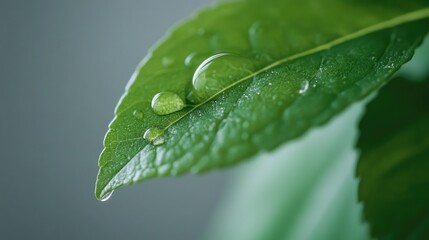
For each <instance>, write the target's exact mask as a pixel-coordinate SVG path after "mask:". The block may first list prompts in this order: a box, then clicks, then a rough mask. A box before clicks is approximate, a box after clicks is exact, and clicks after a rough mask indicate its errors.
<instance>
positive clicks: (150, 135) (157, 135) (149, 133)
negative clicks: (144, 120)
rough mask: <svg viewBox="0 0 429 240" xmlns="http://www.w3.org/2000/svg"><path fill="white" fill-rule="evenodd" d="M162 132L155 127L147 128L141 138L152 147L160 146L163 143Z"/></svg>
mask: <svg viewBox="0 0 429 240" xmlns="http://www.w3.org/2000/svg"><path fill="white" fill-rule="evenodd" d="M163 134H164V131H163V130H162V129H159V128H157V127H153V128H149V129H148V130H146V132H145V133H144V134H143V138H144V139H146V140H148V141H149V142H151V143H152V144H153V145H160V144H163V143H164V142H165V139H164V137H163Z"/></svg>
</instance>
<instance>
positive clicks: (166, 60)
mask: <svg viewBox="0 0 429 240" xmlns="http://www.w3.org/2000/svg"><path fill="white" fill-rule="evenodd" d="M173 63H174V60H173V59H172V58H169V57H163V58H162V65H163V66H164V67H170V66H171V65H173Z"/></svg>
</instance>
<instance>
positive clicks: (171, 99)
mask: <svg viewBox="0 0 429 240" xmlns="http://www.w3.org/2000/svg"><path fill="white" fill-rule="evenodd" d="M184 107H185V103H184V102H183V100H182V98H180V97H179V95H177V94H175V93H172V92H160V93H158V94H156V95H155V96H154V97H153V98H152V110H153V111H154V112H155V113H156V114H158V115H167V114H170V113H174V112H177V111H180V110H182V109H183V108H184Z"/></svg>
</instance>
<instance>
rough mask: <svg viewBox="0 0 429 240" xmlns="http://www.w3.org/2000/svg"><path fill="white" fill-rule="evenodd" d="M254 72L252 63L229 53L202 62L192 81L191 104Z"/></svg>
mask: <svg viewBox="0 0 429 240" xmlns="http://www.w3.org/2000/svg"><path fill="white" fill-rule="evenodd" d="M253 71H254V65H253V63H252V61H250V60H249V59H247V58H244V57H240V56H237V55H234V54H231V53H219V54H216V55H214V56H211V57H209V58H207V59H206V60H204V61H203V62H202V63H201V64H200V66H199V67H198V68H197V70H196V71H195V73H194V76H193V79H192V86H193V89H192V91H193V92H192V94H190V95H192V96H193V98H194V99H190V100H191V101H192V102H194V103H195V102H201V101H204V100H206V99H208V98H210V97H212V96H213V95H215V94H217V93H219V92H220V91H222V90H224V89H225V88H227V87H229V86H230V85H232V84H234V83H235V82H237V81H239V80H241V79H242V78H244V77H246V76H249V75H250V74H252V73H253Z"/></svg>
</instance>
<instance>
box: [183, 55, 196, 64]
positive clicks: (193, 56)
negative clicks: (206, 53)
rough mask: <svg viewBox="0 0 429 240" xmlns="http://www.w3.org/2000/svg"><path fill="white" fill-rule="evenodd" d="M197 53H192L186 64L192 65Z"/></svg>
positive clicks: (186, 59)
mask: <svg viewBox="0 0 429 240" xmlns="http://www.w3.org/2000/svg"><path fill="white" fill-rule="evenodd" d="M195 55H196V53H194V52H193V53H191V54H189V55H188V56H187V57H186V58H185V66H187V67H190V66H192V63H193V61H192V60H193V59H194V58H195Z"/></svg>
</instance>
